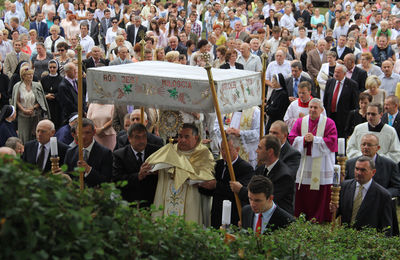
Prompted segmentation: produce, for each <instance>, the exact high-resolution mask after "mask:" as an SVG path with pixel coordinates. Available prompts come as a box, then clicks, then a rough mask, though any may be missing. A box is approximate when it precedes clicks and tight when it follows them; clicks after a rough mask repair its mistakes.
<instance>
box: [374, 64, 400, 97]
mask: <svg viewBox="0 0 400 260" xmlns="http://www.w3.org/2000/svg"><path fill="white" fill-rule="evenodd" d="M382 72H383V74H381V75H379V79H380V80H381V82H382V83H381V86H380V88H381V89H383V90H385V92H386V96H391V95H395V94H396V86H397V83H399V82H400V75H399V74H397V73H394V72H393V62H392V61H390V60H386V61H384V62H382Z"/></svg>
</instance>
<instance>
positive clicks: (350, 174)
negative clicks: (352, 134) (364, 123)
mask: <svg viewBox="0 0 400 260" xmlns="http://www.w3.org/2000/svg"><path fill="white" fill-rule="evenodd" d="M379 148H380V146H379V139H378V137H377V136H376V135H374V134H366V135H364V136H363V137H362V138H361V152H362V156H367V157H369V158H374V159H373V160H374V162H375V168H376V173H375V175H374V177H373V179H374V181H376V182H377V183H378V184H379V185H381V186H382V187H384V188H385V189H387V190H388V191H389V192H390V194H391V196H392V197H398V196H400V173H399V169H398V167H397V165H396V163H395V162H393V161H392V160H391V159H388V158H385V157H383V156H380V155H379V154H378V151H379ZM360 157H361V156H359V157H356V158H353V159H350V160H348V161H347V162H346V179H353V178H354V168H355V165H356V161H357V159H358V158H360Z"/></svg>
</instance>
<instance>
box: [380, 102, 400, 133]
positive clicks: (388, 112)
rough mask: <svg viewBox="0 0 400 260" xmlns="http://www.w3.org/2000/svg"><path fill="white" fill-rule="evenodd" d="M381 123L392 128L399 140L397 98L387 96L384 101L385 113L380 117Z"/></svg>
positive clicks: (399, 127) (399, 115)
mask: <svg viewBox="0 0 400 260" xmlns="http://www.w3.org/2000/svg"><path fill="white" fill-rule="evenodd" d="M382 123H385V124H388V125H390V126H392V127H393V128H394V129H395V130H396V132H397V137H398V138H399V140H400V114H399V98H398V97H396V96H388V97H386V99H385V113H384V114H383V116H382Z"/></svg>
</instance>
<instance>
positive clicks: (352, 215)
mask: <svg viewBox="0 0 400 260" xmlns="http://www.w3.org/2000/svg"><path fill="white" fill-rule="evenodd" d="M375 172H376V166H375V163H374V161H373V160H372V159H371V158H369V157H365V156H362V157H360V158H358V159H357V161H356V164H355V170H354V179H352V180H346V181H344V182H342V183H341V187H342V188H341V190H340V200H339V208H337V207H336V205H334V204H332V203H331V204H330V205H329V206H330V209H331V211H333V210H337V214H336V215H337V216H342V223H346V224H348V225H349V226H351V227H354V228H355V229H361V228H363V227H370V228H376V229H377V230H378V231H383V230H384V229H386V228H388V229H387V230H385V233H386V235H389V236H390V235H392V223H393V222H392V197H391V196H390V193H389V192H388V191H387V190H386V189H385V188H383V187H382V186H381V185H379V184H378V183H377V182H376V181H375V180H373V178H372V177H373V176H374V175H375Z"/></svg>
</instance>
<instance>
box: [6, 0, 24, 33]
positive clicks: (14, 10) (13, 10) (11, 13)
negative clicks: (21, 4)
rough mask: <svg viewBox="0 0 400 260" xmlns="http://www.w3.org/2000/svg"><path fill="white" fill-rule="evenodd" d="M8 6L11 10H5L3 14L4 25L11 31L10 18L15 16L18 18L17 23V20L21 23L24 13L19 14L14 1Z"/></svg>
mask: <svg viewBox="0 0 400 260" xmlns="http://www.w3.org/2000/svg"><path fill="white" fill-rule="evenodd" d="M10 7H11V10H10V11H8V12H6V13H5V15H4V25H5V27H6V28H7V29H9V30H10V31H12V28H11V24H10V23H11V19H12V18H17V19H18V23H19V21H21V23H22V22H24V21H25V18H24V16H25V15H24V14H21V13H20V12H18V11H17V7H16V5H15V3H12V4H11V5H10Z"/></svg>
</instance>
